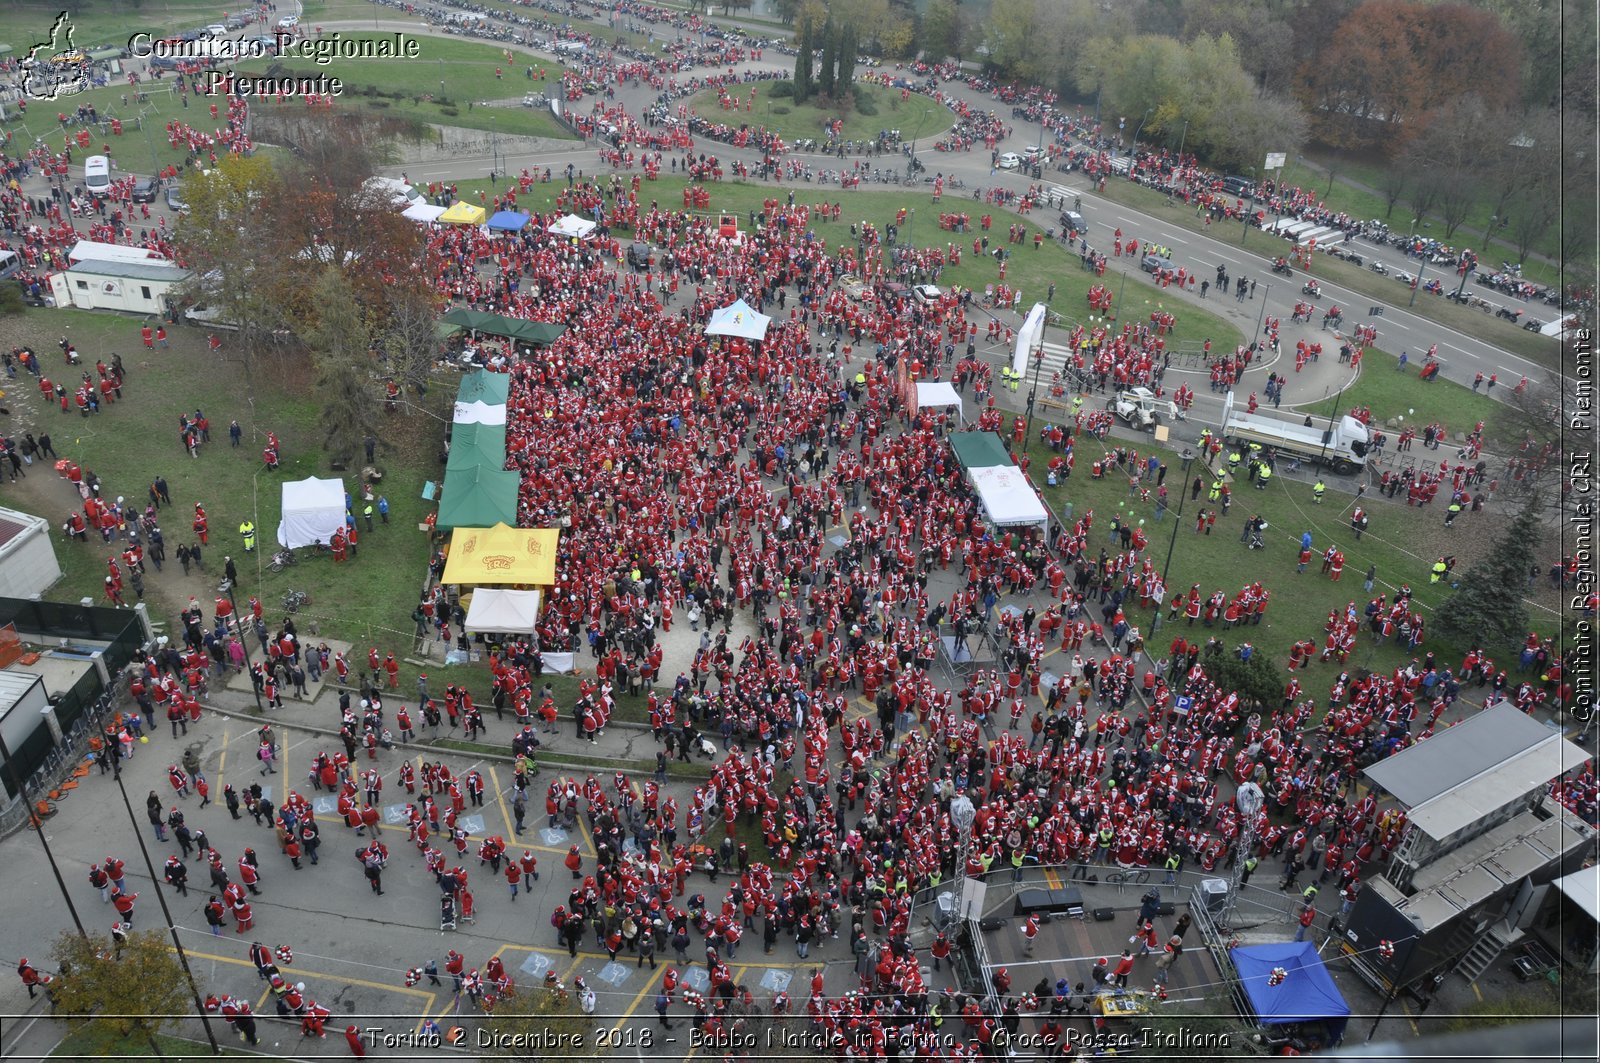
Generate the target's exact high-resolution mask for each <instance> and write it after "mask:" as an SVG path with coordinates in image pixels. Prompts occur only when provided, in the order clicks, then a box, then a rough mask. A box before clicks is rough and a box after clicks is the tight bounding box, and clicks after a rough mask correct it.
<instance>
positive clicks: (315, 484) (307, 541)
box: [278, 476, 344, 550]
mask: <svg viewBox="0 0 1600 1063" xmlns="http://www.w3.org/2000/svg"><path fill="white" fill-rule="evenodd" d="M343 527H344V481H343V480H319V479H317V478H316V477H315V476H312V477H308V478H307V479H304V480H295V481H293V482H291V483H286V484H284V485H283V522H282V523H281V524H279V525H278V543H279V545H281V546H287V547H288V548H289V549H291V550H294V549H296V548H298V547H302V546H310V545H311V544H312V543H327V542H329V541H330V540H331V539H332V538H333V533H334V532H336V531H338V530H339V529H340V528H343Z"/></svg>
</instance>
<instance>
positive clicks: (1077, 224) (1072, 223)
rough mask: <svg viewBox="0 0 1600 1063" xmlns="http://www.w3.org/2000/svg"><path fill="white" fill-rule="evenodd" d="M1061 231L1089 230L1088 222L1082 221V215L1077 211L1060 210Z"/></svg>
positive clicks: (1083, 231)
mask: <svg viewBox="0 0 1600 1063" xmlns="http://www.w3.org/2000/svg"><path fill="white" fill-rule="evenodd" d="M1061 231H1062V232H1074V233H1086V232H1088V231H1089V223H1088V222H1086V221H1084V220H1083V215H1082V214H1079V213H1078V212H1077V211H1075V210H1064V211H1062V212H1061Z"/></svg>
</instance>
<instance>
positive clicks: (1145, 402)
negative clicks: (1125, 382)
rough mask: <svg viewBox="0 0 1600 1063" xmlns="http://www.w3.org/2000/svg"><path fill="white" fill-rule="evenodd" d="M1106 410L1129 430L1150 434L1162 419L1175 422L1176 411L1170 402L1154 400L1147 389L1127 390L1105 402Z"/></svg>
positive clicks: (1152, 393)
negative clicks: (1135, 429)
mask: <svg viewBox="0 0 1600 1063" xmlns="http://www.w3.org/2000/svg"><path fill="white" fill-rule="evenodd" d="M1106 409H1108V410H1110V411H1111V412H1112V413H1113V414H1115V415H1116V416H1117V419H1118V420H1119V421H1121V422H1122V423H1124V424H1126V425H1128V426H1129V427H1130V428H1137V429H1140V430H1141V431H1145V432H1151V431H1154V430H1155V427H1156V425H1158V424H1160V423H1161V419H1162V418H1163V417H1165V418H1167V419H1169V420H1177V410H1176V409H1175V408H1174V407H1173V405H1172V403H1170V402H1162V401H1161V400H1160V399H1158V398H1156V396H1155V392H1153V391H1151V390H1150V389H1149V388H1145V387H1138V388H1128V389H1126V390H1124V391H1119V392H1117V393H1116V394H1115V395H1113V396H1111V398H1109V399H1107V400H1106Z"/></svg>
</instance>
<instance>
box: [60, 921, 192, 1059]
mask: <svg viewBox="0 0 1600 1063" xmlns="http://www.w3.org/2000/svg"><path fill="white" fill-rule="evenodd" d="M51 955H52V956H53V957H54V959H55V966H56V969H57V970H58V971H59V972H60V974H59V975H57V976H56V979H55V982H54V984H53V985H52V986H51V989H52V990H53V993H54V1001H55V1016H56V1018H58V1019H65V1020H66V1021H68V1022H70V1023H72V1024H74V1025H75V1026H77V1027H78V1028H79V1029H81V1030H82V1032H83V1033H85V1034H87V1035H88V1036H89V1037H91V1038H93V1039H94V1041H96V1042H97V1043H98V1044H99V1046H100V1048H101V1050H108V1049H109V1048H110V1047H111V1046H114V1045H119V1044H122V1043H124V1042H128V1041H134V1042H139V1043H142V1044H148V1045H149V1046H150V1047H151V1048H153V1049H155V1050H156V1056H157V1057H158V1058H159V1057H160V1056H161V1051H160V1049H159V1048H157V1047H156V1043H155V1036H156V1034H158V1033H160V1032H161V1030H162V1028H163V1027H165V1026H166V1025H167V1024H168V1023H169V1022H171V1021H172V1020H173V1018H174V1017H175V1016H178V1015H182V1014H183V1013H184V1012H185V1011H186V1010H188V1009H190V1008H192V1007H193V1006H194V1001H193V999H192V996H193V994H192V992H191V987H190V984H189V980H188V979H187V978H185V977H184V973H183V967H182V966H181V965H180V964H179V963H178V959H177V956H176V955H175V954H174V953H173V951H172V949H171V948H170V947H169V945H168V943H167V941H166V939H165V938H164V937H163V936H162V935H161V934H159V933H157V932H155V931H153V930H144V931H134V932H133V933H130V934H129V935H128V939H127V941H126V942H125V943H123V944H121V945H114V944H113V943H112V941H111V939H110V938H109V937H107V936H104V935H98V934H91V935H89V936H87V937H85V936H83V935H81V934H76V933H72V932H70V931H69V932H66V933H63V934H62V935H61V936H60V937H58V938H57V939H56V942H55V945H54V946H53V947H52V949H51Z"/></svg>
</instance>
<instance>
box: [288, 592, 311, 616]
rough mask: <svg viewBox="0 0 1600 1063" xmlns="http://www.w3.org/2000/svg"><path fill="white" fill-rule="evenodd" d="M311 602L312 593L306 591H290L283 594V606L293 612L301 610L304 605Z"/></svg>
mask: <svg viewBox="0 0 1600 1063" xmlns="http://www.w3.org/2000/svg"><path fill="white" fill-rule="evenodd" d="M310 604H311V595H309V594H307V593H306V592H305V591H290V592H289V593H288V594H285V595H284V596H283V607H284V608H285V609H287V610H289V612H291V613H295V612H299V610H300V607H301V606H302V605H310Z"/></svg>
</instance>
